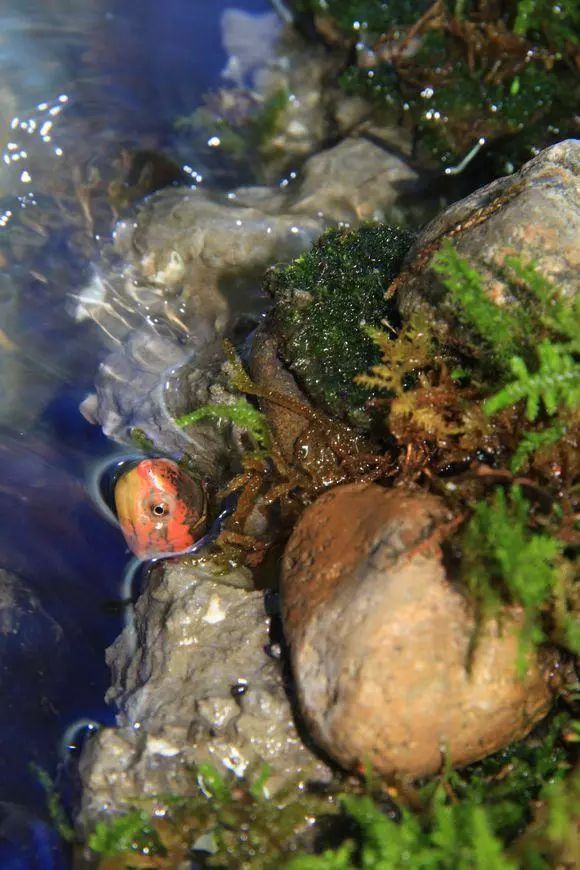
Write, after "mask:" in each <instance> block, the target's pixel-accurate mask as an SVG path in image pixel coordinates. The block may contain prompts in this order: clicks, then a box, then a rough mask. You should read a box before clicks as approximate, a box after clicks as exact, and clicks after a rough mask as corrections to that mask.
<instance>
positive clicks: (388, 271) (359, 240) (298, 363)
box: [265, 224, 413, 425]
mask: <svg viewBox="0 0 580 870" xmlns="http://www.w3.org/2000/svg"><path fill="white" fill-rule="evenodd" d="M412 241H413V235H412V234H411V233H410V232H409V231H408V230H403V229H400V228H397V227H389V226H386V225H370V224H369V225H366V226H363V227H361V228H360V229H358V230H355V231H352V230H346V229H338V230H331V231H329V232H328V233H326V234H325V235H324V236H323V237H322V238H321V239H319V240H318V241H317V242H316V243H315V244H314V246H313V247H312V249H311V250H310V251H309V252H307V253H306V254H303V255H302V256H301V257H299V258H298V259H297V260H294V261H293V262H292V263H290V264H289V265H287V266H282V267H276V268H274V269H271V270H270V271H269V272H268V273H267V276H266V282H265V287H266V289H267V290H268V292H269V293H270V294H271V295H272V296H273V298H274V310H273V314H272V321H273V327H274V331H275V332H276V334H277V336H278V337H279V339H280V341H281V349H282V354H283V357H284V360H285V362H286V363H287V364H288V366H289V368H290V370H291V371H292V372H293V373H294V374H295V375H296V377H297V379H298V381H299V383H300V385H301V386H302V387H303V388H304V390H305V392H306V393H307V395H308V396H309V397H310V398H311V399H312V400H313V401H314V402H315V403H318V404H320V405H321V406H322V408H324V409H325V410H326V411H327V412H329V413H330V414H333V415H335V416H339V417H346V418H347V419H348V420H350V421H351V422H354V423H356V424H361V423H362V424H363V425H365V424H366V419H367V415H366V412H365V411H364V404H365V401H366V399H367V396H366V394H365V392H364V391H363V390H362V389H361V388H360V387H359V386H357V385H356V384H355V383H354V377H355V375H357V374H358V373H359V372H361V371H365V370H366V368H368V366H369V365H372V364H373V362H375V360H376V359H377V351H376V348H375V347H374V345H373V342H372V339H371V338H370V337H369V335H368V333H367V332H366V331H365V326H375V327H378V326H380V324H381V322H382V321H383V320H384V319H385V318H386V319H387V320H389V321H390V320H391V319H392V318H393V317H394V316H395V309H394V308H393V306H392V305H390V304H389V303H388V302H387V301H386V300H385V290H386V287H387V286H388V284H389V283H390V282H391V281H392V280H393V278H394V277H395V275H396V274H397V273H398V270H399V268H400V265H401V263H402V260H403V257H404V255H405V253H406V252H407V250H408V248H409V247H410V245H411V243H412Z"/></svg>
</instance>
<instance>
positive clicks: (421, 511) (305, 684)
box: [281, 484, 554, 776]
mask: <svg viewBox="0 0 580 870" xmlns="http://www.w3.org/2000/svg"><path fill="white" fill-rule="evenodd" d="M449 518H450V517H449V515H448V512H447V510H446V508H445V507H444V505H443V503H442V502H441V501H440V500H439V499H438V498H436V497H434V496H431V495H427V494H425V493H421V492H408V491H402V490H385V489H383V488H381V487H379V486H377V485H375V484H370V485H369V484H350V485H347V486H342V487H338V488H336V489H334V490H331V491H330V492H328V493H326V494H325V495H323V496H322V497H321V498H319V499H318V500H317V501H316V502H315V503H314V504H313V505H312V506H311V507H309V508H308V509H307V510H306V511H305V513H304V514H303V515H302V517H301V519H300V520H299V522H298V524H297V526H296V528H295V530H294V532H293V534H292V537H291V538H290V541H289V543H288V546H287V548H286V552H285V555H284V560H283V569H282V587H281V588H282V608H283V618H284V627H285V631H286V635H287V639H288V641H289V643H290V647H291V657H292V664H293V669H294V675H295V680H296V684H297V691H298V697H299V702H300V705H301V708H302V711H303V713H304V716H305V719H306V722H307V725H308V726H309V728H310V729H311V732H312V735H313V737H314V738H315V740H316V741H317V743H318V744H319V745H320V746H321V747H322V748H323V749H324V750H325V751H326V752H328V753H329V755H331V756H332V757H333V758H335V759H336V760H337V761H338V762H339V763H340V764H341V765H343V766H344V767H345V768H350V769H352V768H357V767H359V766H361V765H363V764H366V763H370V764H372V766H373V768H374V769H375V770H376V771H378V772H380V773H382V774H387V775H388V774H393V773H398V774H401V775H411V776H422V775H426V774H430V773H434V772H436V771H437V770H438V769H440V767H441V765H442V762H443V758H444V755H445V754H447V755H448V756H449V757H450V758H451V760H452V763H453V764H454V765H458V766H460V765H464V764H468V763H470V762H473V761H475V760H477V759H479V758H482V757H484V756H485V755H488V754H489V753H491V752H494V751H496V750H497V749H499V748H500V747H502V746H504V745H506V744H507V743H509V742H510V741H512V740H516V739H519V738H522V737H523V736H525V735H526V734H527V733H528V732H529V731H530V729H531V728H532V726H533V725H534V724H535V723H536V722H537V721H538V720H539V719H541V718H542V717H543V716H544V715H545V714H546V712H547V711H548V709H549V707H550V704H551V700H552V693H551V690H550V687H549V685H548V677H549V674H548V672H549V669H550V667H553V666H554V657H553V656H550V655H546V660H545V661H542V662H540V661H537V660H534V661H530V663H529V666H528V671H527V673H526V676H525V678H523V679H520V678H519V677H518V675H517V668H516V660H517V646H518V641H517V636H516V632H515V629H516V627H517V626H518V625H519V624H520V623H521V616H522V614H521V612H520V611H519V610H518V609H517V608H511V609H509V610H506V612H505V614H504V618H503V619H502V623H501V628H500V626H499V625H498V622H497V621H496V620H488V621H487V622H485V623H484V625H483V626H482V628H481V630H480V631H481V633H480V636H479V640H478V643H477V645H476V647H475V651H474V654H473V657H472V660H471V667H470V668H469V669H468V658H469V652H470V645H471V640H472V637H473V630H474V617H473V612H472V608H471V607H470V605H469V603H468V601H467V600H466V599H465V598H464V597H463V595H462V594H461V593H460V592H459V591H458V590H457V589H456V588H455V587H454V586H453V585H452V583H451V582H450V581H449V580H448V579H447V577H446V574H445V570H444V567H443V564H442V561H441V557H440V553H438V552H436V548H435V549H434V548H433V547H432V548H431V549H430V550H428V551H427V550H425V549H424V548H423V550H422V549H421V548H420V545H421V543H422V542H424V541H425V540H426V539H427V538H429V536H430V535H431V534H432V533H433V531H434V530H435V529H436V528H437V527H438V526H439V525H440V524H441V523H444V522H446V521H447V520H449Z"/></svg>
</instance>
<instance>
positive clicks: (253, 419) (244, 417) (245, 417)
mask: <svg viewBox="0 0 580 870" xmlns="http://www.w3.org/2000/svg"><path fill="white" fill-rule="evenodd" d="M208 417H210V418H213V419H214V420H227V421H228V422H230V423H233V424H234V425H235V426H238V427H239V428H240V429H243V430H244V431H246V432H248V433H249V434H250V435H251V436H252V437H253V438H254V440H255V441H256V443H257V444H258V446H259V447H261V448H263V449H265V450H268V449H269V448H270V446H271V439H270V430H269V428H268V423H267V421H266V418H265V416H264V414H262V412H261V411H258V409H257V408H254V406H253V405H251V404H250V403H249V402H248V400H247V399H244V398H240V399H237V400H236V401H235V402H232V404H230V405H225V404H224V405H212V404H208V405H202V406H201V408H197V409H196V410H195V411H192V412H191V413H190V414H184V416H183V417H178V418H177V419H176V421H175V422H176V424H177V426H180V427H183V426H189V425H191V424H192V423H198V422H199V421H200V420H205V419H207V418H208Z"/></svg>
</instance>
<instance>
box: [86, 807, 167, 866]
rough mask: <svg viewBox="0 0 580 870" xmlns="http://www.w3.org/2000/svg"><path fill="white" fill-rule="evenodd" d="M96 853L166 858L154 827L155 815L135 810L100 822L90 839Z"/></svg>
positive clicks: (109, 855) (90, 846)
mask: <svg viewBox="0 0 580 870" xmlns="http://www.w3.org/2000/svg"><path fill="white" fill-rule="evenodd" d="M88 845H89V848H90V849H92V850H93V852H97V853H98V854H99V855H103V856H105V857H112V856H114V855H120V854H124V853H131V852H134V853H136V854H139V853H143V852H144V850H146V854H153V855H159V854H161V855H163V854H164V853H165V849H164V847H163V845H162V843H161V840H160V838H159V835H158V833H157V831H156V830H155V828H154V826H153V820H152V818H151V814H150V813H148V812H147V811H146V810H134V811H133V812H130V813H126V814H125V815H122V816H117V817H116V818H113V819H112V820H111V821H106V822H104V821H102V822H97V824H96V826H95V830H94V831H93V833H92V834H91V835H90V837H89V840H88Z"/></svg>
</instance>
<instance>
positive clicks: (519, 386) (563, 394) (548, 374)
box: [484, 341, 580, 420]
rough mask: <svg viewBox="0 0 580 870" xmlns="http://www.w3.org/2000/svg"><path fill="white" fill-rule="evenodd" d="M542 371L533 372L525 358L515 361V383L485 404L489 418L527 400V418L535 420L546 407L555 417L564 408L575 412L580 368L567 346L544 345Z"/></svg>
mask: <svg viewBox="0 0 580 870" xmlns="http://www.w3.org/2000/svg"><path fill="white" fill-rule="evenodd" d="M538 360H539V368H538V371H537V372H530V371H529V370H528V367H527V366H526V364H525V362H524V360H523V359H522V358H521V357H518V356H516V357H513V358H512V359H511V360H510V367H511V370H512V373H513V375H514V376H515V380H514V381H512V382H511V383H509V384H507V385H506V386H505V387H503V389H501V390H500V391H499V392H498V393H495V395H493V396H490V398H489V399H487V400H486V401H485V403H484V410H485V412H486V414H489V415H491V414H495V413H496V412H497V411H500V410H501V409H502V408H507V407H509V406H510V405H515V404H516V403H517V402H520V401H521V400H522V399H525V400H526V416H527V418H528V420H535V419H536V418H537V416H538V413H539V411H540V406H541V405H542V403H543V405H544V407H545V409H546V411H547V413H548V414H549V415H550V416H553V415H554V414H555V413H556V411H557V410H558V406H560V405H562V406H565V407H568V408H573V407H575V406H576V405H578V404H579V403H580V365H579V364H578V363H577V362H576V361H575V359H574V357H573V356H572V355H571V354H570V353H568V349H567V347H566V346H565V345H558V344H552V342H550V341H543V342H542V343H541V344H540V346H539V348H538Z"/></svg>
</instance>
